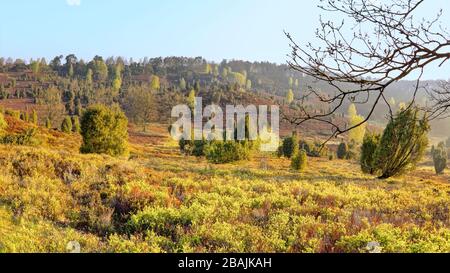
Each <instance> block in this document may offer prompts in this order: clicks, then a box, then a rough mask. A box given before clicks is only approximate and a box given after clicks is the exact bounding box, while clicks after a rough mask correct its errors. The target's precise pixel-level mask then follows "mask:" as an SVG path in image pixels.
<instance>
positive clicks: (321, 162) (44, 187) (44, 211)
mask: <svg viewBox="0 0 450 273" xmlns="http://www.w3.org/2000/svg"><path fill="white" fill-rule="evenodd" d="M8 121H9V122H10V123H11V124H12V123H13V122H15V123H14V124H16V126H18V127H21V126H29V125H26V124H25V123H23V122H21V121H14V120H13V119H8ZM131 130H132V129H131ZM149 131H152V132H153V133H148V134H146V133H136V132H134V133H133V131H131V132H130V133H131V135H132V137H131V154H130V157H129V158H112V157H109V156H102V155H81V154H79V153H78V147H79V145H80V142H81V140H80V138H79V137H77V136H74V135H68V134H63V133H57V132H55V131H49V130H47V129H43V128H39V139H40V140H41V143H42V144H41V147H14V146H6V145H1V146H0V166H1V170H2V172H1V174H0V223H1V224H0V234H1V235H2V236H0V251H1V252H66V251H67V244H68V243H69V242H73V241H75V242H79V244H80V246H81V251H82V252H152V253H154V252H156V253H160V252H169V253H171V252H296V253H298V252H300V253H304V252H308V253H318V252H358V253H359V252H362V253H365V252H370V251H373V249H370V248H368V247H367V246H368V244H369V243H371V242H377V243H378V244H379V245H380V247H381V248H382V251H383V252H449V251H450V229H449V219H450V218H449V217H450V216H449V203H450V185H449V184H448V179H449V177H448V175H447V174H445V175H441V176H436V175H435V174H434V170H433V168H432V165H430V164H432V163H430V162H429V160H430V159H429V158H427V159H426V160H425V161H424V162H423V163H422V164H420V166H419V168H418V169H417V170H416V171H414V172H412V173H410V174H408V175H406V176H404V177H399V178H395V179H388V180H378V179H376V178H374V177H371V176H367V175H362V174H361V171H360V167H359V165H358V164H357V162H352V161H347V160H338V159H333V160H329V159H325V158H322V159H320V158H319V159H311V160H310V161H309V162H308V168H307V170H306V171H304V172H303V173H299V172H296V171H292V170H291V168H290V161H289V160H287V159H283V158H281V159H280V158H278V157H277V156H276V155H275V154H256V155H254V156H253V158H252V159H251V160H250V161H248V162H236V163H234V164H224V165H213V164H209V163H208V162H207V161H206V160H205V159H203V158H196V157H188V156H184V155H181V154H180V152H179V148H178V145H177V143H176V142H174V141H172V140H171V139H170V138H169V137H168V133H167V129H166V126H163V125H156V124H153V125H152V126H151V129H150V130H149ZM133 135H134V137H133ZM138 136H139V137H138Z"/></svg>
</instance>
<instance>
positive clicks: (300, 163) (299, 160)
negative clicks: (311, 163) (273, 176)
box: [291, 150, 308, 171]
mask: <svg viewBox="0 0 450 273" xmlns="http://www.w3.org/2000/svg"><path fill="white" fill-rule="evenodd" d="M307 163H308V157H307V155H306V151H305V150H300V152H298V153H297V154H295V155H294V156H293V157H292V161H291V168H292V169H293V170H296V171H303V170H305V169H306V166H307Z"/></svg>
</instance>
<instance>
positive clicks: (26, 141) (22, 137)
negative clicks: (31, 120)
mask: <svg viewBox="0 0 450 273" xmlns="http://www.w3.org/2000/svg"><path fill="white" fill-rule="evenodd" d="M36 135H37V130H36V128H30V129H27V130H26V131H25V132H23V133H21V134H11V135H4V136H3V137H2V138H0V142H1V143H2V144H7V145H26V146H37V145H39V144H40V141H39V139H38V138H37V137H36Z"/></svg>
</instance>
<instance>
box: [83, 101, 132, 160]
mask: <svg viewBox="0 0 450 273" xmlns="http://www.w3.org/2000/svg"><path fill="white" fill-rule="evenodd" d="M81 135H82V136H83V144H82V145H81V148H80V151H81V153H97V154H108V155H112V156H121V155H125V154H127V153H128V119H127V118H126V116H125V114H124V113H123V112H122V111H121V110H120V109H118V108H113V109H109V108H107V107H106V106H103V105H96V106H92V107H90V108H88V109H87V110H86V111H85V112H84V114H83V117H82V119H81Z"/></svg>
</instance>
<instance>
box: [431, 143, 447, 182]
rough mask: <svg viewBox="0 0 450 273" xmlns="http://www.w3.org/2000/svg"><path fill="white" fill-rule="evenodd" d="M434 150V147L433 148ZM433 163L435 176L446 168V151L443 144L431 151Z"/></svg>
mask: <svg viewBox="0 0 450 273" xmlns="http://www.w3.org/2000/svg"><path fill="white" fill-rule="evenodd" d="M433 148H434V146H433ZM432 151H433V152H432V156H433V163H434V169H435V171H436V174H442V173H443V172H444V170H445V169H446V168H447V151H446V148H445V144H444V143H443V142H441V143H439V145H438V146H437V148H435V149H432Z"/></svg>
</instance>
